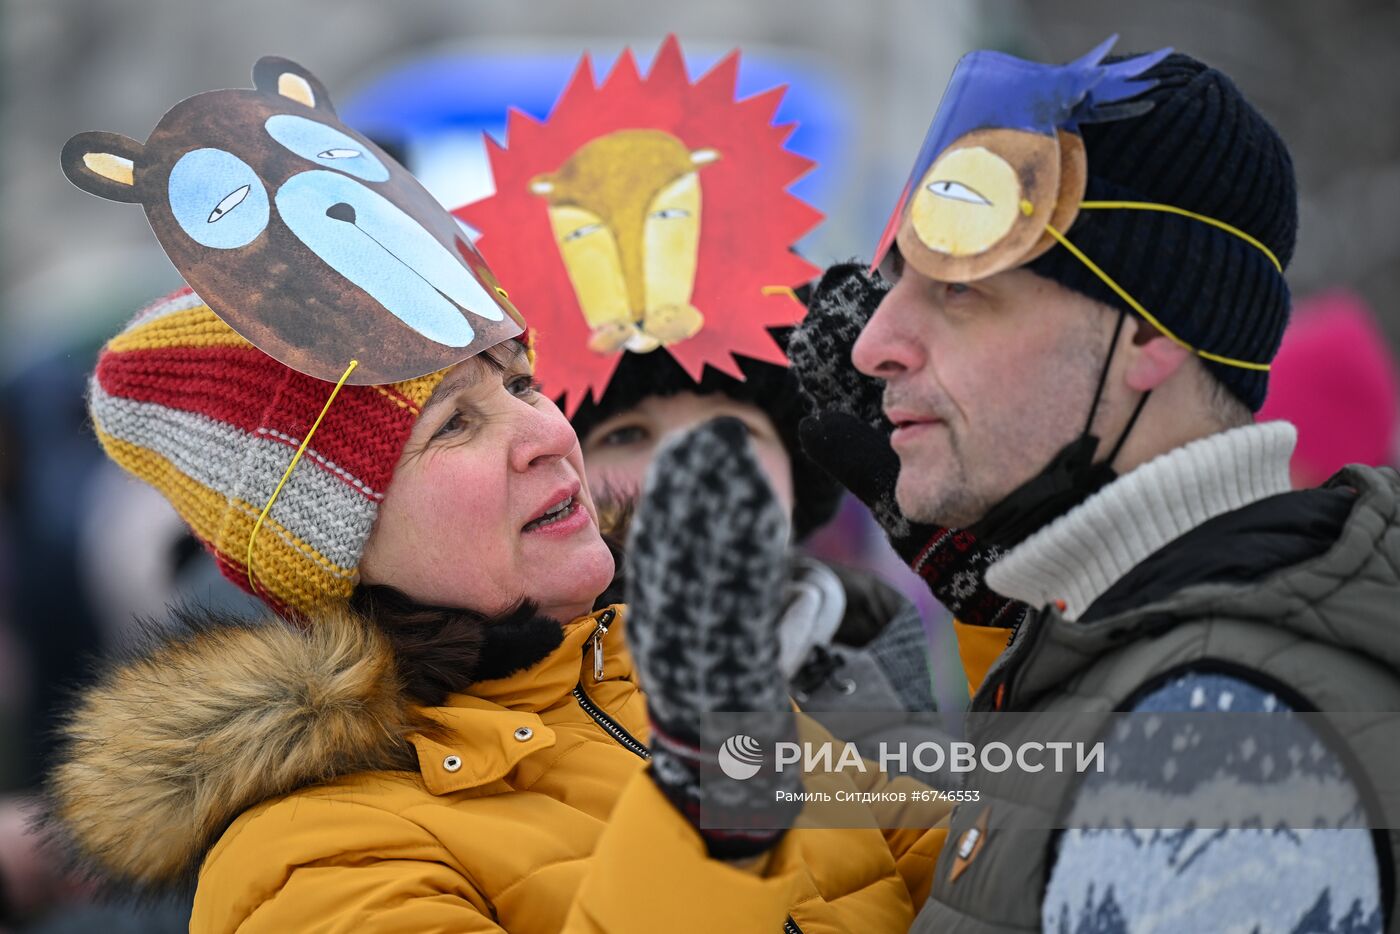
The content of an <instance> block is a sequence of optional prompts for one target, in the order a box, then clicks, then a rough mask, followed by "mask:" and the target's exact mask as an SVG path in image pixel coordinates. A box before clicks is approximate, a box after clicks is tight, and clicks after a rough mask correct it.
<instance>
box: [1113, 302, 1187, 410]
mask: <svg viewBox="0 0 1400 934" xmlns="http://www.w3.org/2000/svg"><path fill="white" fill-rule="evenodd" d="M1132 323H1134V324H1136V325H1137V333H1135V334H1134V335H1133V338H1132V346H1131V347H1129V348H1126V350H1127V353H1128V355H1129V356H1128V366H1127V368H1126V369H1125V370H1124V371H1123V382H1124V383H1126V384H1127V386H1128V388H1129V389H1133V390H1136V391H1137V392H1149V391H1150V390H1153V389H1156V388H1157V387H1158V386H1160V385H1162V384H1163V383H1165V382H1166V381H1167V380H1168V379H1170V378H1171V377H1172V374H1174V373H1175V372H1176V371H1177V370H1179V369H1181V367H1182V365H1183V364H1185V363H1186V361H1187V360H1189V359H1191V357H1192V356H1193V354H1192V353H1191V349H1190V348H1189V347H1183V346H1181V344H1179V343H1177V342H1176V341H1174V340H1172V339H1171V338H1170V337H1168V336H1167V335H1165V334H1163V333H1162V332H1161V331H1159V330H1157V329H1156V328H1154V327H1153V326H1152V325H1150V324H1148V323H1147V322H1146V321H1143V320H1141V319H1138V318H1134V319H1133V322H1132Z"/></svg>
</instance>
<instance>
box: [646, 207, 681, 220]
mask: <svg viewBox="0 0 1400 934" xmlns="http://www.w3.org/2000/svg"><path fill="white" fill-rule="evenodd" d="M651 216H652V217H654V218H656V219H657V220H663V221H669V220H675V219H677V218H681V217H689V216H690V212H689V211H687V210H685V209H684V208H662V209H661V210H659V211H652V212H651Z"/></svg>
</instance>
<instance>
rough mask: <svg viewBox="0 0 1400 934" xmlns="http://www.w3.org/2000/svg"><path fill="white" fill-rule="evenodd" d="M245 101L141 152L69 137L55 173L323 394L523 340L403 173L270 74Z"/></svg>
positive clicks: (101, 138) (157, 135)
mask: <svg viewBox="0 0 1400 934" xmlns="http://www.w3.org/2000/svg"><path fill="white" fill-rule="evenodd" d="M253 85H254V89H253V90H243V89H240V90H223V91H210V92H207V93H204V94H199V95H196V96H195V97H191V98H189V99H187V100H184V101H182V102H180V103H179V104H176V105H175V106H174V107H173V108H171V109H170V111H169V112H167V113H166V115H165V116H164V117H163V118H161V121H160V123H159V125H157V126H156V128H155V130H153V131H152V132H151V135H150V138H149V139H148V140H147V141H146V143H145V144H144V145H143V144H141V143H138V142H137V141H135V140H133V139H130V138H128V137H125V136H120V135H117V134H113V133H80V134H78V135H77V136H75V137H73V138H72V139H71V140H69V141H68V143H67V145H65V146H64V148H63V157H62V159H63V170H64V173H65V174H66V175H67V176H68V178H69V180H70V181H72V182H73V184H75V185H77V186H78V187H79V188H81V189H83V190H84V191H87V192H90V193H92V194H95V195H98V196H99V197H102V198H107V199H110V200H113V201H129V202H135V203H139V204H141V205H142V206H143V207H144V208H145V210H146V218H147V220H148V221H149V222H150V225H151V229H152V230H153V231H154V232H155V235H156V238H157V239H158V240H159V241H160V245H161V247H162V248H163V249H164V250H165V252H166V254H167V255H168V256H169V257H170V260H171V262H173V263H174V264H175V267H176V269H178V270H179V272H180V274H181V275H182V276H183V277H184V278H185V281H186V282H188V283H189V285H190V286H191V288H193V289H194V290H195V292H197V293H198V294H199V296H200V297H201V298H202V299H203V300H204V301H205V302H206V303H208V305H209V307H210V308H211V309H213V311H214V312H215V313H216V314H218V315H219V317H221V318H222V319H223V320H224V321H225V322H227V323H228V324H229V326H231V327H232V328H233V329H234V330H236V331H237V332H238V333H239V334H241V335H242V336H243V337H245V338H247V339H248V340H249V341H251V342H252V343H253V344H255V345H256V346H257V347H258V348H259V349H261V350H263V351H264V352H266V353H267V354H269V355H271V356H272V357H275V358H276V359H277V360H279V361H281V362H282V363H284V364H286V365H287V366H290V367H292V368H294V369H296V370H299V371H301V372H303V373H307V374H309V375H311V376H315V377H319V378H321V379H326V380H332V381H334V380H336V379H339V378H340V376H341V375H342V373H344V372H345V370H346V368H347V366H348V365H349V363H350V361H351V360H355V361H357V366H356V368H355V370H354V372H353V373H352V374H351V376H350V378H349V380H348V381H349V382H350V383H353V384H360V385H374V384H380V383H390V382H397V381H399V380H404V379H410V378H413V377H416V376H422V375H424V374H426V373H431V372H434V371H436V370H440V369H443V368H445V367H448V366H451V365H453V364H455V363H458V362H460V361H462V360H465V359H467V358H468V357H471V356H473V355H475V354H477V353H479V352H481V351H482V350H485V349H486V348H488V347H491V346H493V345H495V344H497V343H499V342H501V341H503V340H506V339H508V338H511V337H514V336H516V335H518V334H520V333H521V331H522V330H523V321H522V320H521V319H520V315H519V313H518V312H517V311H516V310H515V309H514V307H513V306H512V305H511V304H510V301H509V300H508V299H507V297H506V294H505V292H504V290H502V289H501V288H500V285H499V283H498V282H497V281H496V278H495V276H494V275H492V273H491V271H490V269H488V268H487V266H486V263H485V261H484V260H483V259H482V258H481V256H480V254H479V253H478V252H477V251H476V249H475V247H473V246H472V244H471V243H470V241H468V239H467V238H466V236H465V234H464V233H463V231H462V228H461V227H460V226H459V225H458V223H457V222H456V221H455V220H454V219H453V217H452V215H450V214H449V213H448V212H447V211H446V210H445V209H444V208H443V207H442V206H441V205H439V204H438V203H437V202H436V201H435V200H434V199H433V197H432V196H431V195H430V194H428V192H427V191H426V190H425V189H424V188H423V187H422V185H420V184H419V183H418V181H417V180H416V179H415V178H414V177H413V176H412V175H410V174H409V172H408V170H406V169H405V168H403V167H402V166H400V165H399V164H398V163H396V162H394V161H393V159H391V158H390V157H389V156H387V155H386V154H385V153H384V152H383V151H382V150H380V149H379V148H378V147H377V146H375V145H374V144H373V143H371V142H370V141H369V140H368V139H366V138H365V137H363V136H361V135H359V134H358V133H356V132H355V131H354V130H351V129H350V128H349V127H347V126H345V125H344V124H343V123H341V122H340V121H339V120H338V119H337V118H336V115H335V110H334V109H333V108H332V106H331V103H330V99H329V97H328V96H327V94H326V90H325V88H324V86H322V84H321V82H320V81H318V80H317V79H316V78H315V77H314V76H313V75H312V74H311V73H310V72H308V71H306V69H304V68H302V67H301V66H299V65H297V64H295V63H293V62H290V61H287V60H286V59H281V58H275V57H267V58H263V59H261V60H259V61H258V63H257V65H256V66H254V68H253Z"/></svg>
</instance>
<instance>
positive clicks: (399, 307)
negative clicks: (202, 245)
mask: <svg viewBox="0 0 1400 934" xmlns="http://www.w3.org/2000/svg"><path fill="white" fill-rule="evenodd" d="M274 201H275V202H276V204H277V212H278V214H279V215H281V218H282V221H283V222H284V223H285V224H286V225H287V228H288V229H289V230H291V232H292V233H293V234H294V235H295V236H296V237H297V239H299V240H301V242H302V243H304V244H305V245H306V246H307V248H309V249H310V250H311V251H312V252H313V253H315V254H316V255H317V256H318V257H320V259H321V260H323V261H324V262H325V263H326V264H327V265H328V266H330V267H331V268H332V269H334V270H335V271H336V272H338V273H340V274H341V275H342V276H344V277H345V278H346V279H349V280H350V281H351V282H353V283H355V285H357V286H359V287H360V288H361V289H363V290H364V291H365V293H366V294H368V295H370V296H371V297H372V298H374V299H375V300H376V301H378V302H379V303H380V304H381V305H383V306H384V308H385V309H386V310H387V311H388V312H389V313H390V314H392V315H393V316H394V317H396V318H398V319H399V320H400V321H402V322H403V323H404V324H406V325H408V326H409V327H411V328H413V329H414V330H415V331H417V332H418V333H419V334H422V335H423V336H424V337H426V338H428V340H431V341H434V342H436V343H439V344H443V345H445V346H448V347H465V346H467V345H468V344H470V343H471V342H472V340H473V339H474V338H475V337H476V330H475V329H474V328H473V327H472V325H471V322H470V321H469V320H468V319H467V313H470V314H475V315H480V316H482V317H485V318H488V319H490V320H492V321H500V320H501V318H502V315H501V311H500V308H499V307H498V306H497V304H496V302H495V301H494V300H493V299H492V298H491V297H490V296H488V295H487V294H486V291H485V289H483V288H482V286H481V283H480V282H478V281H477V279H476V277H475V276H474V275H472V271H471V269H470V268H468V267H467V265H466V264H465V263H464V262H463V261H462V260H461V259H459V258H458V257H457V256H456V255H454V254H453V253H452V252H451V251H449V250H448V249H447V248H446V247H445V246H443V245H442V243H441V242H440V241H439V240H438V239H437V238H436V237H434V236H433V235H432V234H431V233H429V232H428V231H427V230H425V229H423V228H422V227H421V226H419V225H418V224H415V223H413V222H412V219H411V218H410V217H409V216H408V215H407V214H405V212H404V211H403V209H402V208H400V207H399V206H398V205H396V204H394V202H392V201H390V200H389V199H388V198H385V197H384V196H383V195H381V194H379V193H378V192H376V191H374V190H373V189H371V188H369V187H367V186H365V185H363V184H361V183H360V182H359V181H357V180H355V179H354V178H351V177H350V176H348V175H342V174H341V173H339V172H335V171H331V170H328V169H312V170H310V171H306V172H301V173H299V174H297V175H293V176H292V177H291V178H289V179H287V180H286V181H285V182H283V183H282V187H281V188H279V189H278V190H277V194H276V196H275V198H274ZM347 227H351V228H354V230H356V231H358V232H359V233H360V234H362V235H363V236H360V237H356V236H347V230H346V228H347Z"/></svg>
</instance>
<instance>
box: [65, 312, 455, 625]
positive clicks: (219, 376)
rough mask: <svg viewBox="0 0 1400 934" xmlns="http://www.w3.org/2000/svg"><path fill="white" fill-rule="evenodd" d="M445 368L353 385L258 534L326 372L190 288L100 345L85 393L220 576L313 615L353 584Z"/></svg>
mask: <svg viewBox="0 0 1400 934" xmlns="http://www.w3.org/2000/svg"><path fill="white" fill-rule="evenodd" d="M443 373H444V371H439V372H437V373H432V374H429V375H427V376H422V377H418V378H416V379H411V380H407V381H404V382H399V383H392V384H389V385H383V386H345V387H343V388H342V389H341V391H340V393H339V394H338V395H337V396H336V398H335V402H334V404H333V405H331V406H330V407H329V408H328V409H326V413H325V417H324V419H323V420H322V422H321V424H320V425H319V426H318V427H317V428H316V430H315V433H314V435H312V438H311V443H310V444H309V445H308V447H307V449H306V451H305V452H304V453H303V454H302V456H301V459H300V461H298V463H297V467H296V469H295V470H293V471H292V472H291V474H290V475H289V476H288V477H287V481H286V483H285V485H284V486H283V487H282V489H281V492H280V493H278V494H277V498H276V500H275V501H274V502H273V504H272V508H271V510H270V512H269V513H268V515H267V517H266V519H265V520H264V521H263V523H262V526H261V527H260V529H259V530H258V534H257V536H256V538H253V535H252V533H253V527H254V524H255V523H256V522H257V519H258V516H259V514H260V512H261V511H262V509H263V506H264V505H265V504H266V503H267V502H268V501H269V500H270V499H272V496H273V492H274V490H276V488H277V485H278V483H279V482H280V481H281V479H282V477H283V475H284V474H285V473H286V471H287V468H288V465H289V464H290V463H291V461H292V458H293V456H294V455H295V453H296V451H297V449H298V447H299V446H300V445H301V443H302V440H303V438H305V437H306V434H307V432H308V431H309V430H310V429H311V427H312V424H313V423H314V422H315V420H316V418H317V415H318V414H319V413H320V412H321V410H322V407H323V406H324V405H325V403H326V399H327V396H328V393H329V391H330V388H331V387H330V384H328V383H326V382H325V381H323V380H319V379H316V378H314V377H310V376H306V375H304V374H302V373H298V372H297V371H296V370H293V369H291V368H290V367H288V366H284V365H283V364H281V363H278V362H277V361H276V360H274V359H272V358H271V357H269V356H268V355H267V354H265V353H263V352H262V351H261V350H258V349H257V348H256V347H254V346H253V345H252V344H250V343H249V342H248V341H247V340H245V339H244V338H242V337H240V336H239V335H238V334H237V333H236V332H234V330H233V329H232V328H231V327H229V326H228V325H227V324H225V323H224V322H223V321H222V320H221V319H220V318H219V317H218V316H217V315H215V314H214V313H213V312H212V311H210V310H209V308H208V306H207V305H205V304H204V303H203V301H202V300H201V299H200V298H199V296H197V295H195V294H194V293H193V292H191V291H190V290H189V289H182V290H180V291H178V292H175V293H174V294H172V295H170V296H168V297H166V298H164V299H161V300H160V301H158V302H156V303H154V304H153V305H150V306H149V307H147V308H146V309H144V310H143V311H142V312H141V313H140V314H138V315H137V316H136V317H135V319H133V320H132V322H131V323H130V324H129V325H127V327H126V329H125V330H123V331H122V332H121V333H120V334H118V335H117V336H116V337H114V338H113V339H112V340H111V341H110V342H108V344H107V345H106V347H104V348H103V349H102V352H101V353H100V354H99V356H98V359H97V369H96V372H95V373H94V374H93V376H92V381H91V384H90V388H89V400H88V402H89V407H90V410H91V413H92V418H93V423H94V427H95V428H96V430H97V437H98V440H99V441H101V443H102V446H103V448H104V449H106V451H107V454H108V455H109V456H110V457H111V458H112V459H113V460H114V461H116V462H117V463H118V464H119V465H120V466H121V467H123V468H124V469H125V470H127V471H129V472H130V473H132V474H134V475H135V476H136V477H138V478H140V479H141V480H144V481H145V482H147V483H149V484H151V485H152V486H154V487H155V488H156V489H157V490H159V491H160V492H161V493H162V494H163V495H164V496H165V497H166V498H167V499H168V500H169V501H170V502H171V504H173V505H174V507H175V509H176V510H177V511H178V512H179V513H180V515H181V516H182V517H183V518H184V520H185V521H186V522H188V523H189V525H190V527H191V529H193V531H194V534H195V535H196V536H197V537H198V538H199V540H200V541H201V542H203V543H204V546H205V547H206V548H208V549H209V551H210V552H211V553H212V554H213V555H214V557H215V558H216V559H217V561H218V564H219V569H220V570H221V571H222V572H223V574H224V576H226V577H227V578H228V579H229V580H231V581H233V582H234V583H235V584H238V585H239V586H240V587H242V588H243V589H244V590H247V591H249V592H250V593H253V594H255V595H256V596H258V597H260V598H262V600H263V601H264V602H266V603H267V604H268V605H269V606H270V607H272V609H273V610H275V611H276V612H278V613H281V614H284V615H291V616H294V617H295V616H300V617H310V616H312V615H314V614H315V613H316V611H317V610H318V609H321V608H324V607H326V606H327V605H329V604H333V603H335V602H338V601H341V600H344V599H346V598H348V597H349V596H350V593H351V591H352V590H353V589H354V587H355V584H356V582H357V581H358V579H359V577H358V572H357V571H356V567H357V566H358V565H359V563H360V556H361V553H362V552H363V550H364V545H365V541H366V539H368V538H369V534H370V530H371V528H372V527H373V525H374V519H375V516H376V514H377V513H378V510H379V504H380V502H381V501H382V500H383V498H384V490H385V489H386V488H387V487H388V485H389V480H390V477H391V476H392V475H393V472H394V467H395V465H396V464H397V463H398V460H399V455H400V453H401V452H402V450H403V446H404V443H405V442H406V441H407V440H408V435H409V432H410V431H411V430H412V428H413V423H414V421H415V420H416V419H417V417H418V413H419V410H420V409H421V407H422V406H423V404H424V403H425V402H426V401H427V399H428V397H429V396H430V395H431V394H432V392H433V389H434V388H436V386H437V384H438V383H439V382H441V380H442V377H443ZM250 538H251V539H252V541H253V546H252V569H251V574H250V573H249V570H250V569H249V567H248V564H247V559H248V554H249V540H250Z"/></svg>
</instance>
